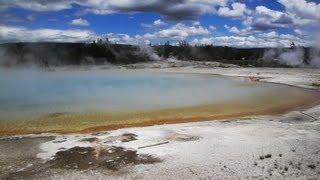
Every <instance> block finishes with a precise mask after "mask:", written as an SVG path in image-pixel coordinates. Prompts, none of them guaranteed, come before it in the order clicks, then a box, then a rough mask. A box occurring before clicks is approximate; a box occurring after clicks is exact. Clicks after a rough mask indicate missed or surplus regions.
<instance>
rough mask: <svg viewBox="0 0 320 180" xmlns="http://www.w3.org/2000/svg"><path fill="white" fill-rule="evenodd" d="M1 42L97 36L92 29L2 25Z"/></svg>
mask: <svg viewBox="0 0 320 180" xmlns="http://www.w3.org/2000/svg"><path fill="white" fill-rule="evenodd" d="M0 34H1V35H0V42H87V41H91V40H94V39H96V38H97V35H96V34H95V33H94V32H92V31H87V30H59V29H45V28H42V29H33V30H31V29H27V28H24V27H13V26H5V25H0Z"/></svg>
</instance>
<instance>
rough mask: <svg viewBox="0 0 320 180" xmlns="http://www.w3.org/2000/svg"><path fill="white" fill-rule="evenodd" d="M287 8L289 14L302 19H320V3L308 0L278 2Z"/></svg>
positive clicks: (279, 0)
mask: <svg viewBox="0 0 320 180" xmlns="http://www.w3.org/2000/svg"><path fill="white" fill-rule="evenodd" d="M278 2H279V3H281V4H282V5H284V6H285V8H286V10H287V11H288V12H289V13H292V14H294V15H296V16H297V17H300V18H302V19H317V20H319V19H320V13H319V12H320V3H319V4H317V3H315V2H307V1H306V0H278Z"/></svg>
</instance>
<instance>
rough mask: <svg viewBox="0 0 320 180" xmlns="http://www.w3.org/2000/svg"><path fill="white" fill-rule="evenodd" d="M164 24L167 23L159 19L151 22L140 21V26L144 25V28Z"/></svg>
mask: <svg viewBox="0 0 320 180" xmlns="http://www.w3.org/2000/svg"><path fill="white" fill-rule="evenodd" d="M166 24H167V23H165V22H163V21H162V20H161V19H157V20H155V21H153V23H151V24H148V23H141V26H142V27H145V28H151V27H160V26H164V25H166Z"/></svg>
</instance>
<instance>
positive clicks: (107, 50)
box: [0, 43, 310, 67]
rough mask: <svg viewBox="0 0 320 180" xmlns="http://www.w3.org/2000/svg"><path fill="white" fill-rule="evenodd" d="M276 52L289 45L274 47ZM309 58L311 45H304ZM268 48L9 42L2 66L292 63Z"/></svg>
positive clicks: (0, 56) (1, 52)
mask: <svg viewBox="0 0 320 180" xmlns="http://www.w3.org/2000/svg"><path fill="white" fill-rule="evenodd" d="M271 50H273V52H274V53H275V54H277V53H278V54H279V53H280V52H283V51H290V50H289V49H271ZM304 50H305V53H304V55H303V56H304V57H303V58H304V60H303V61H305V62H306V63H307V62H308V52H309V51H310V50H309V49H308V48H304ZM268 51H270V49H266V48H248V49H245V48H232V47H216V46H207V45H205V46H195V47H194V46H190V45H188V44H186V43H181V44H180V45H179V46H171V45H169V44H166V45H159V46H152V47H150V46H147V47H145V46H144V47H139V46H133V45H122V44H106V43H6V44H0V65H1V66H7V67H10V66H27V65H34V64H36V65H38V66H42V67H47V66H48V67H49V66H65V65H88V64H93V65H101V64H106V63H112V64H130V63H137V62H147V61H151V60H154V59H167V58H175V59H178V60H186V61H188V60H194V61H218V62H223V63H229V64H236V65H241V66H255V67H262V66H263V67H288V65H286V64H284V63H281V62H280V61H277V60H276V59H275V58H274V57H276V56H275V55H274V57H270V56H266V52H268Z"/></svg>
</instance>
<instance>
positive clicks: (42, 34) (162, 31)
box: [0, 0, 320, 47]
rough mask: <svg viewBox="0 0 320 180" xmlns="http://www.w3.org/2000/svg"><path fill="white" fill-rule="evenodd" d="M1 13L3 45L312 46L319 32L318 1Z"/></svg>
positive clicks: (54, 4) (46, 3)
mask: <svg viewBox="0 0 320 180" xmlns="http://www.w3.org/2000/svg"><path fill="white" fill-rule="evenodd" d="M0 16H1V17H2V18H1V20H0V42H2V43H4V42H18V41H28V42H38V41H54V42H89V41H92V40H94V39H97V38H103V39H105V38H106V37H108V38H109V40H110V41H112V42H114V43H126V44H141V43H146V44H149V43H152V44H161V43H164V42H166V41H170V42H171V43H172V44H175V43H177V42H178V41H182V40H186V41H188V42H189V43H190V44H213V45H225V46H236V47H278V46H288V45H289V44H290V42H291V41H294V42H296V44H298V45H304V46H312V45H313V44H314V43H316V42H315V39H317V37H318V31H319V30H320V29H319V24H320V2H319V0H316V1H307V0H175V1H172V0H70V1H68V0H10V1H8V0H0ZM315 37H316V38H315Z"/></svg>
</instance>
